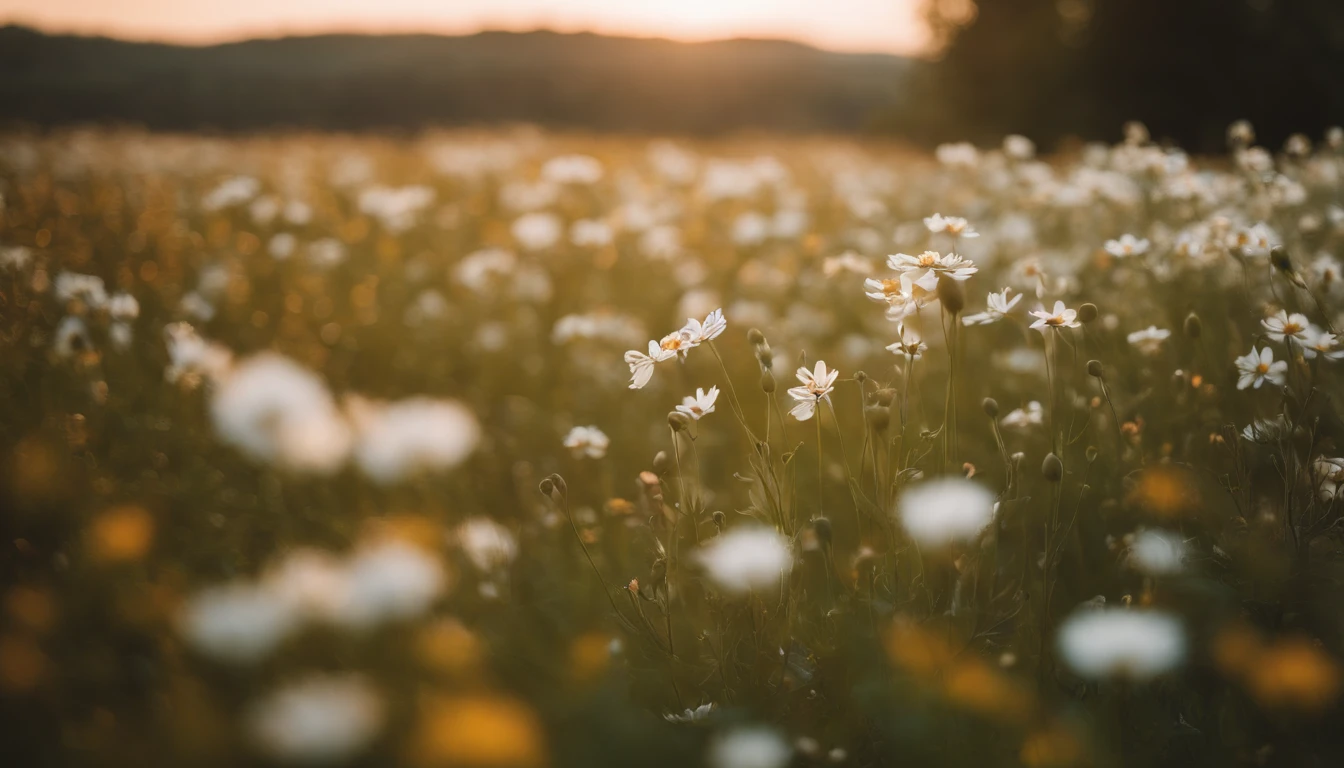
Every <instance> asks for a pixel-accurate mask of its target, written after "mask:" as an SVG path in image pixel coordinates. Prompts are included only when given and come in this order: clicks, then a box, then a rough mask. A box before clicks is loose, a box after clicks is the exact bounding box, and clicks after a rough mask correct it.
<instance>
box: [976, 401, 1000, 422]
mask: <svg viewBox="0 0 1344 768" xmlns="http://www.w3.org/2000/svg"><path fill="white" fill-rule="evenodd" d="M980 407H981V408H984V409H985V415H986V416H988V417H989V418H991V419H997V418H999V401H998V400H995V399H994V398H992V397H986V398H985V399H984V400H983V401H982V402H981V403H980Z"/></svg>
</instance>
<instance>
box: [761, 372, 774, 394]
mask: <svg viewBox="0 0 1344 768" xmlns="http://www.w3.org/2000/svg"><path fill="white" fill-rule="evenodd" d="M761 391H762V392H764V393H765V394H767V395H771V394H774V392H775V375H774V374H773V373H771V372H770V369H769V368H767V369H765V370H763V371H761Z"/></svg>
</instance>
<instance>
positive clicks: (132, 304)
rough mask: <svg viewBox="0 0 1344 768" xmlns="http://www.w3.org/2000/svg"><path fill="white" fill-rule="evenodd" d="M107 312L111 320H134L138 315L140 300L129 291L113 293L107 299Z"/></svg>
mask: <svg viewBox="0 0 1344 768" xmlns="http://www.w3.org/2000/svg"><path fill="white" fill-rule="evenodd" d="M107 314H108V315H109V316H111V317H112V319H113V320H134V319H135V318H137V317H139V316H140V302H138V301H136V300H135V297H134V296H132V295H131V294H129V293H114V294H112V296H111V297H110V298H109V299H108V300H107Z"/></svg>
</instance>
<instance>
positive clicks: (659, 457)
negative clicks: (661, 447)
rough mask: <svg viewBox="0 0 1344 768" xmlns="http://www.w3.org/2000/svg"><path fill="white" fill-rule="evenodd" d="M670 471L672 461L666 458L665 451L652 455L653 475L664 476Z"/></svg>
mask: <svg viewBox="0 0 1344 768" xmlns="http://www.w3.org/2000/svg"><path fill="white" fill-rule="evenodd" d="M671 470H672V461H671V460H670V459H668V458H667V451H659V452H657V453H655V454H654V455H653V471H654V474H658V475H666V474H667V473H668V472H670V471H671Z"/></svg>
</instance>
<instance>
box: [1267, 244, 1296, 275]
mask: <svg viewBox="0 0 1344 768" xmlns="http://www.w3.org/2000/svg"><path fill="white" fill-rule="evenodd" d="M1269 263H1270V264H1273V265H1274V268H1275V269H1277V270H1279V271H1280V272H1292V271H1293V260H1292V258H1291V257H1289V256H1288V249H1287V248H1284V247H1283V246H1282V245H1276V246H1274V247H1273V248H1271V249H1270V250H1269Z"/></svg>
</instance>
